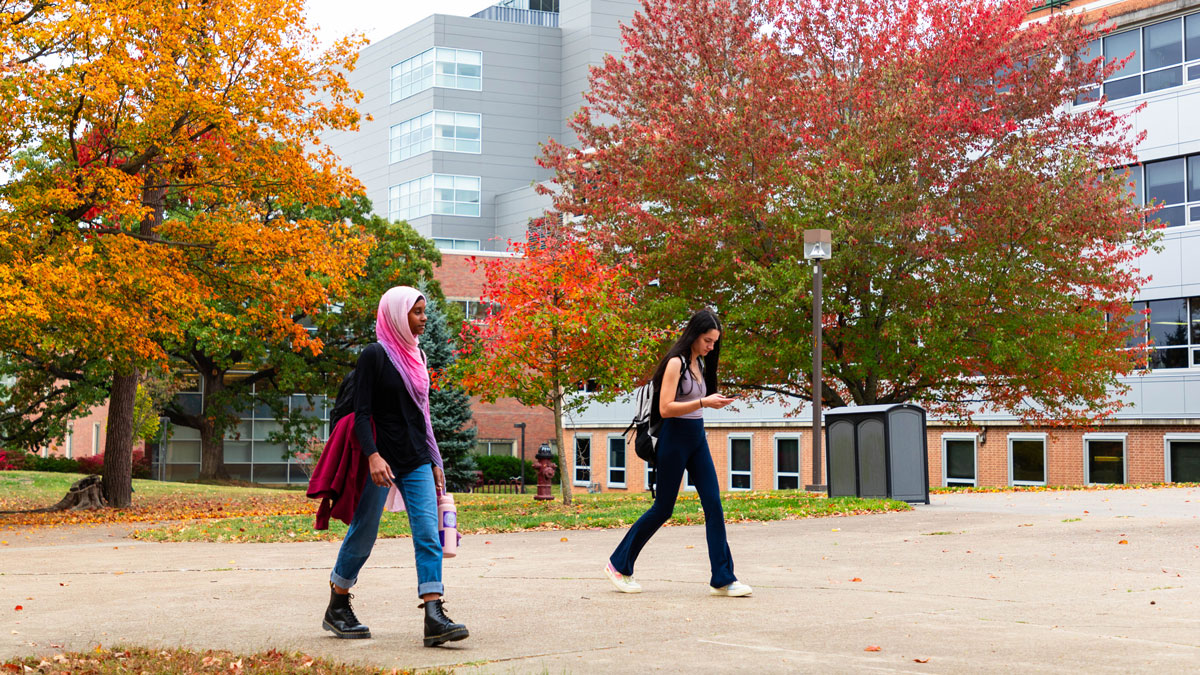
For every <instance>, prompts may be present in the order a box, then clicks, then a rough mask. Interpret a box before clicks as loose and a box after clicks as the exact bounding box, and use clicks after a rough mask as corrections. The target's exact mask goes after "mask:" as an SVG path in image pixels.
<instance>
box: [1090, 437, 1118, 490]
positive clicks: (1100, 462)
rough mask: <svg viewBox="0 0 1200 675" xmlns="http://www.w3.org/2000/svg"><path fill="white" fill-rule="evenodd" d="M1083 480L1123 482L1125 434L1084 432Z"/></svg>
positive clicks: (1091, 481)
mask: <svg viewBox="0 0 1200 675" xmlns="http://www.w3.org/2000/svg"><path fill="white" fill-rule="evenodd" d="M1083 453H1084V457H1083V480H1084V482H1086V483H1124V482H1125V434H1084V436H1083Z"/></svg>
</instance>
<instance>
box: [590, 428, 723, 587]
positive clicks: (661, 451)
mask: <svg viewBox="0 0 1200 675" xmlns="http://www.w3.org/2000/svg"><path fill="white" fill-rule="evenodd" d="M657 468H658V480H657V490H656V494H655V497H654V505H653V506H651V507H650V509H649V510H648V511H646V512H645V513H643V514H642V517H641V518H638V519H637V522H636V523H634V524H633V527H631V528H629V532H626V533H625V538H624V539H622V540H621V543H620V544H618V545H617V550H615V551H613V554H612V556H610V557H609V559H608V560H609V562H611V563H612V566H613V567H615V568H617V571H618V572H620V573H621V574H625V575H630V576H632V575H633V564H634V563H635V562H636V561H637V557H638V554H639V553H641V552H642V547H643V546H645V545H646V542H648V541H650V537H652V536H654V533H655V532H658V528H660V527H662V526H663V523H665V522H667V521H668V520H670V518H671V514H672V513H674V512H675V498H676V497H678V496H679V484H680V483H681V482H682V481H683V471H684V469H686V470H687V472H688V475H689V476H690V477H691V479H692V483H694V484H695V486H696V492H698V493H699V494H700V505H701V506H703V507H704V533H705V537H706V539H707V540H708V563H709V565H710V566H711V567H712V578H711V580H710V581H709V585H711V586H712V587H713V588H721V587H722V586H728V585H729V584H732V583H733V582H735V581H737V577H735V576H733V555H732V554H731V553H730V552H729V543H728V541H727V540H726V539H725V511H724V509H722V508H721V489H720V484H719V483H718V482H717V470H716V468H715V467H714V466H713V461H712V454H711V453H710V452H709V451H708V438H707V437H705V435H704V420H684V419H679V418H678V417H668V418H667V419H665V420H663V425H662V429H661V430H660V431H659V433H658V464H657Z"/></svg>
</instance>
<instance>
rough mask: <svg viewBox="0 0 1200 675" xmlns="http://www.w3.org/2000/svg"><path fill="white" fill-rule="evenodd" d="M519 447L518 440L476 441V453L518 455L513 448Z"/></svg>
mask: <svg viewBox="0 0 1200 675" xmlns="http://www.w3.org/2000/svg"><path fill="white" fill-rule="evenodd" d="M516 447H517V442H516V441H508V440H501V441H477V442H476V443H475V454H477V455H503V456H505V457H516V456H517V455H516V453H515V452H513V449H514V448H516Z"/></svg>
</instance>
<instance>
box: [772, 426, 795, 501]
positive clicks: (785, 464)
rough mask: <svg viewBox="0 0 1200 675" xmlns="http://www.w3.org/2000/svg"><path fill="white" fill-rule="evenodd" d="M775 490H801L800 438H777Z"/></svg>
mask: <svg viewBox="0 0 1200 675" xmlns="http://www.w3.org/2000/svg"><path fill="white" fill-rule="evenodd" d="M775 489H776V490H799V489H800V437H799V436H776V437H775Z"/></svg>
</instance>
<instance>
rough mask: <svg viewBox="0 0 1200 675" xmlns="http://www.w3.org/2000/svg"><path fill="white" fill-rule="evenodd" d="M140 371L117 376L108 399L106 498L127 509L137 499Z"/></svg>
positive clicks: (105, 466)
mask: <svg viewBox="0 0 1200 675" xmlns="http://www.w3.org/2000/svg"><path fill="white" fill-rule="evenodd" d="M137 383H138V376H137V372H136V371H135V372H132V373H129V374H128V375H114V376H113V384H112V390H111V391H110V392H109V399H108V431H107V432H106V433H105V436H104V497H105V498H106V499H108V503H109V505H110V506H113V507H116V508H124V507H127V506H129V504H130V503H131V502H132V498H133V402H134V399H135V398H136V397H137Z"/></svg>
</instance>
